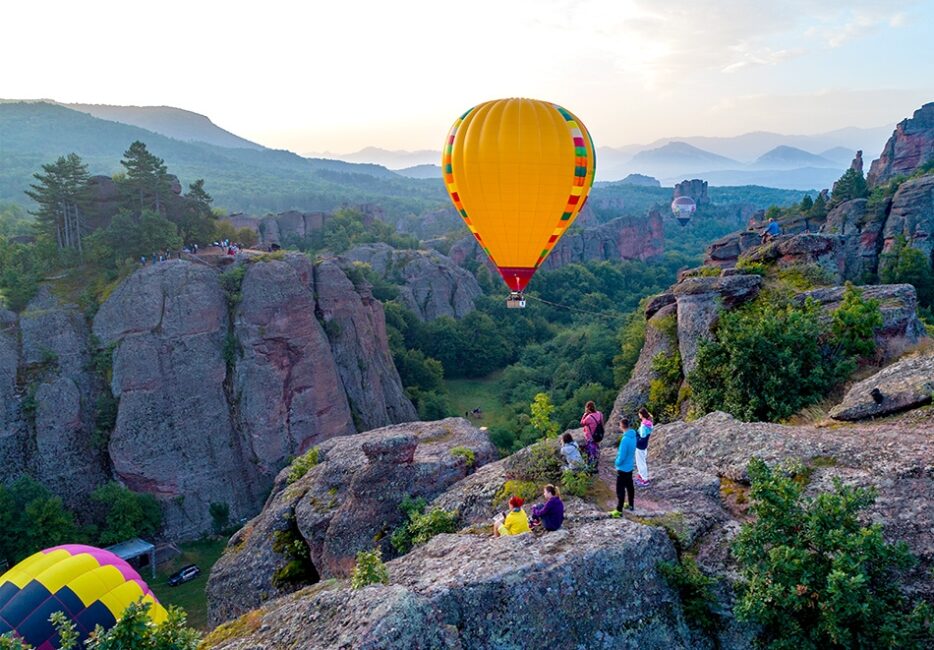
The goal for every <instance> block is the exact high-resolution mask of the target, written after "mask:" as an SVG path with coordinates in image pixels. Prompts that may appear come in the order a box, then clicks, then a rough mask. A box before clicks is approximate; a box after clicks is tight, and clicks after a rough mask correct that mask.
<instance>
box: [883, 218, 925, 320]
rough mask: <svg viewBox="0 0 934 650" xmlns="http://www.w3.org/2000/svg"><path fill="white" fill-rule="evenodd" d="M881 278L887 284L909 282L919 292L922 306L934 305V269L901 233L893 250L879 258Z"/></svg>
mask: <svg viewBox="0 0 934 650" xmlns="http://www.w3.org/2000/svg"><path fill="white" fill-rule="evenodd" d="M879 279H880V280H882V282H885V283H886V284H898V283H902V282H904V283H908V284H911V285H914V287H915V290H917V292H918V302H919V303H920V305H921V306H922V307H932V306H934V271H932V270H931V263H930V262H929V261H928V260H927V259H926V258H925V256H924V253H922V252H921V251H920V250H918V249H917V248H912V247H910V246H909V245H908V243H907V241H906V240H905V238H904V237H903V236H901V235H899V236H898V237H896V238H895V244H894V246H892V250H891V251H889V252H888V253H885V254H883V255H882V257H881V259H880V260H879Z"/></svg>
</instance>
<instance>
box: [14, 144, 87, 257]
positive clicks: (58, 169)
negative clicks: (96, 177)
mask: <svg viewBox="0 0 934 650" xmlns="http://www.w3.org/2000/svg"><path fill="white" fill-rule="evenodd" d="M42 171H43V173H37V174H33V177H34V178H35V179H36V180H37V181H38V183H37V184H31V185H30V186H29V187H30V188H32V189H29V190H26V195H27V196H29V197H30V198H31V199H32V200H34V201H35V202H36V203H37V204H38V206H39V208H38V209H37V210H36V211H34V212H33V213H32V214H34V215H36V222H37V228H38V231H39V233H40V235H41V236H44V237H47V238H48V239H50V240H54V241H55V243H56V245H57V246H58V249H59V250H65V249H71V250H76V251H78V253H81V252H82V237H84V235H86V234H87V232H86V231H87V228H86V226H85V224H84V222H83V216H84V212H85V209H86V207H87V203H88V180H89V179H90V175H89V174H88V168H87V165H85V164H84V162H83V161H82V160H81V158H80V157H79V156H78V155H77V154H74V153H70V154H68V155H67V156H60V157H59V158H58V160H56V161H55V162H54V163H50V164H47V165H42Z"/></svg>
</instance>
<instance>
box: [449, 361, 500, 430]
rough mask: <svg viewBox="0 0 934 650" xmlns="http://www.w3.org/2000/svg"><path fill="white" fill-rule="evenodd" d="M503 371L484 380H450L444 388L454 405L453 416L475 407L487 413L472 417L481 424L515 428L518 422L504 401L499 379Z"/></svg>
mask: <svg viewBox="0 0 934 650" xmlns="http://www.w3.org/2000/svg"><path fill="white" fill-rule="evenodd" d="M501 376H502V372H494V373H493V374H490V375H487V376H486V377H483V378H482V379H446V380H445V381H444V387H445V389H446V390H447V392H448V397H449V400H450V404H451V411H452V413H451V415H454V416H458V417H464V413H469V412H471V411H473V410H474V409H475V408H479V409H480V410H481V411H482V412H483V415H482V416H480V417H479V418H470V421H471V422H472V423H473V424H475V425H476V426H478V427H481V426H483V427H487V428H491V429H492V428H502V429H509V430H512V429H513V428H514V427H515V424H516V423H515V421H514V418H513V415H512V413H511V412H510V410H509V409H508V408H507V407H506V405H505V404H504V403H503V402H502V392H501V391H500V389H499V379H500V377H501Z"/></svg>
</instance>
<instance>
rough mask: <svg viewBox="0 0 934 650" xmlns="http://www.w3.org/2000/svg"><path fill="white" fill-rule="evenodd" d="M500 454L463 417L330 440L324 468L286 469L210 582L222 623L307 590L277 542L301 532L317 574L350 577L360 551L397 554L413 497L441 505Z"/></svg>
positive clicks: (323, 451)
mask: <svg viewBox="0 0 934 650" xmlns="http://www.w3.org/2000/svg"><path fill="white" fill-rule="evenodd" d="M457 447H463V448H466V449H469V450H471V451H472V452H473V454H474V464H473V465H470V463H469V462H468V461H467V459H466V458H465V457H464V455H459V454H453V453H452V450H454V449H455V448H457ZM494 456H495V451H494V449H493V446H492V445H491V444H490V442H489V440H488V439H487V437H486V434H485V433H484V432H482V431H479V430H478V429H476V428H475V427H473V426H471V425H470V423H468V422H467V421H466V420H463V419H461V418H451V419H448V420H441V421H439V422H412V423H408V424H400V425H395V426H390V427H385V428H383V429H377V430H374V431H369V432H367V433H361V434H358V435H354V436H342V437H338V438H331V439H329V440H326V441H324V442H323V443H321V444H320V445H319V446H318V458H319V462H318V464H317V465H315V466H314V467H312V468H311V469H310V470H309V471H308V472H307V473H306V474H305V475H304V476H301V477H298V478H296V479H294V480H292V482H289V478H288V477H289V474H290V471H291V469H290V468H286V469H283V470H282V472H281V473H280V474H279V476H278V478H277V479H276V483H275V487H274V489H273V493H272V495H271V496H270V497H269V500H268V501H267V503H266V506H265V508H264V509H263V512H262V513H260V515H259V516H257V517H256V518H254V519H253V520H252V521H250V522H249V523H248V524H247V525H246V526H245V527H244V528H243V529H242V530H241V531H239V532H238V533H237V534H236V535H234V537H233V538H231V540H230V543H229V544H228V548H227V551H226V552H225V554H224V556H223V557H221V559H220V560H219V561H218V563H217V564H216V565H215V566H214V569H213V570H212V572H211V578H210V581H209V583H208V603H209V609H210V618H211V620H212V622H214V623H219V622H221V621H224V620H227V619H230V618H233V617H235V616H239V615H240V614H242V613H244V612H246V611H248V610H249V609H252V608H253V607H256V606H258V605H259V604H261V603H262V602H264V601H266V600H268V599H270V598H272V597H274V596H277V595H281V594H284V593H288V592H290V591H293V590H295V589H296V588H298V587H299V586H301V583H300V582H288V581H283V580H281V579H279V578H278V577H277V575H281V570H282V569H283V568H284V567H285V566H286V565H287V564H288V563H289V560H290V558H289V557H288V556H287V555H286V554H284V552H283V549H282V548H281V546H279V545H278V544H277V535H278V537H280V538H281V537H282V535H283V534H286V533H288V532H289V531H291V534H292V536H293V537H294V538H295V539H294V541H298V542H299V543H300V544H303V545H304V546H305V547H307V554H308V555H307V557H308V559H309V561H310V563H311V565H313V566H314V568H315V575H320V576H321V577H323V578H328V577H333V576H345V575H347V573H348V572H349V570H350V568H351V567H352V564H353V558H354V556H355V554H356V552H357V551H358V550H362V549H364V548H372V546H373V544H374V540H382V541H381V544H382V547H383V552H384V556H386V557H391V556H392V554H393V553H394V552H395V551H394V549H393V548H392V547H391V545H390V544H389V533H391V532H392V529H393V528H395V526H397V525H398V524H399V523H400V521H401V517H402V513H401V511H400V510H399V504H400V503H401V502H402V499H403V498H404V497H406V496H411V497H419V496H421V497H424V498H425V499H428V500H430V499H433V498H434V497H436V496H437V495H439V494H441V493H442V492H444V491H445V490H446V489H447V488H449V487H450V486H451V485H454V484H455V483H457V482H458V481H460V480H461V479H463V478H464V477H466V476H468V475H469V474H471V473H472V472H473V471H474V467H481V468H482V466H484V465H486V464H487V463H489V462H490V461H492V460H493V458H494ZM480 471H482V469H481V470H480ZM478 473H479V472H478ZM277 549H278V550H277Z"/></svg>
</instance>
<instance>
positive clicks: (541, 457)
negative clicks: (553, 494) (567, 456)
mask: <svg viewBox="0 0 934 650" xmlns="http://www.w3.org/2000/svg"><path fill="white" fill-rule="evenodd" d="M562 469H563V467H562V462H561V456H560V455H559V453H558V449H557V447H556V446H555V445H554V444H550V443H549V442H548V441H546V440H540V441H538V442H536V443H535V444H533V445H530V446H528V447H526V448H525V449H524V450H521V451H519V452H517V453H515V454H513V455H512V456H510V457H509V459H508V460H507V461H506V472H507V476H508V477H509V478H513V479H519V480H520V481H533V482H537V483H554V482H557V481H558V480H559V479H560V478H561V471H562Z"/></svg>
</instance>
